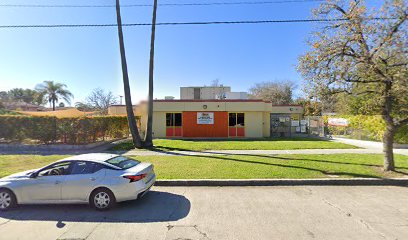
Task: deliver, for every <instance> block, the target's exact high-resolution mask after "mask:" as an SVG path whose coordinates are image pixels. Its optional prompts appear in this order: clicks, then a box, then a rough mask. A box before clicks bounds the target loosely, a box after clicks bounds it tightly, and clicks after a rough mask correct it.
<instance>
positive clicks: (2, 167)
mask: <svg viewBox="0 0 408 240" xmlns="http://www.w3.org/2000/svg"><path fill="white" fill-rule="evenodd" d="M65 157H68V156H60V155H51V156H40V155H0V177H4V176H7V175H10V174H12V173H16V172H21V171H25V170H30V169H35V168H40V167H43V166H46V165H48V164H50V163H52V162H55V161H57V160H59V159H62V158H65Z"/></svg>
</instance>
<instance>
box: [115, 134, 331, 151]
mask: <svg viewBox="0 0 408 240" xmlns="http://www.w3.org/2000/svg"><path fill="white" fill-rule="evenodd" d="M157 140H169V141H171V140H180V141H183V142H189V143H196V142H197V143H198V142H212V143H214V142H215V143H217V142H226V141H228V142H285V141H291V142H304V141H309V142H319V141H320V142H333V141H332V140H331V139H327V138H321V137H290V138H289V137H285V138H216V139H214V138H182V139H177V138H175V139H173V138H172V139H167V138H164V139H157ZM133 149H135V146H134V145H133V143H132V142H131V141H127V142H122V143H119V144H117V145H116V146H113V147H111V148H110V149H109V150H112V151H126V150H133ZM142 149H145V150H150V151H155V150H167V151H193V150H192V149H187V148H176V147H170V146H155V147H153V148H142Z"/></svg>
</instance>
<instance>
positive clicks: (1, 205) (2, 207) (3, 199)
mask: <svg viewBox="0 0 408 240" xmlns="http://www.w3.org/2000/svg"><path fill="white" fill-rule="evenodd" d="M16 204H17V200H16V197H15V196H14V193H13V192H11V191H10V190H8V189H0V211H7V210H9V209H11V208H13V207H14V206H15V205H16Z"/></svg>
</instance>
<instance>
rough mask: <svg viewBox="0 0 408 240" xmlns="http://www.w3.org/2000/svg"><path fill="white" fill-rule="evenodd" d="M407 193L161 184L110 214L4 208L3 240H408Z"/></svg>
mask: <svg viewBox="0 0 408 240" xmlns="http://www.w3.org/2000/svg"><path fill="white" fill-rule="evenodd" d="M407 197H408V188H405V187H386V186H385V187H384V186H382V187H379V186H378V187H373V186H353V187H350V186H296V187H155V188H153V190H152V191H151V192H150V193H148V194H147V195H146V196H145V197H144V198H143V199H141V200H138V201H133V202H126V203H122V204H119V205H118V206H117V207H116V208H115V209H112V210H110V211H107V212H97V211H95V210H93V209H90V208H89V207H88V206H85V205H51V206H50V205H47V206H21V207H19V208H17V209H15V210H12V211H10V212H1V213H0V239H13V240H17V239H30V240H32V239H42V240H47V239H109V240H113V239H160V240H174V239H193V240H196V239H200V240H201V239H203V240H207V239H213V240H214V239H257V240H258V239H370V240H371V239H406V238H407V236H408V205H407V204H406V202H407Z"/></svg>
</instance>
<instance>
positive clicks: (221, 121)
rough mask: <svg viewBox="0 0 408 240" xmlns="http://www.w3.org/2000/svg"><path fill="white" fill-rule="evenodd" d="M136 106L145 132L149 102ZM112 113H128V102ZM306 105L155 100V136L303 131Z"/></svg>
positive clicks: (234, 135) (258, 135) (114, 107)
mask: <svg viewBox="0 0 408 240" xmlns="http://www.w3.org/2000/svg"><path fill="white" fill-rule="evenodd" d="M134 109H135V115H136V116H137V117H138V118H139V119H140V122H139V126H140V128H141V130H140V131H141V133H142V134H143V133H144V130H145V129H146V123H147V103H146V102H142V103H141V104H139V105H138V106H137V107H136V108H134ZM108 112H109V114H110V115H126V108H125V106H124V105H112V106H110V107H109V110H108ZM302 115H303V108H302V107H301V106H299V105H279V106H276V105H272V103H270V102H267V101H263V100H246V99H229V100H228V99H223V100H216V99H211V100H193V99H191V100H185V99H184V100H154V102H153V134H154V137H155V138H237V137H247V138H262V137H281V136H292V135H295V134H296V133H301V124H302V123H301V121H300V120H301V119H302Z"/></svg>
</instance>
